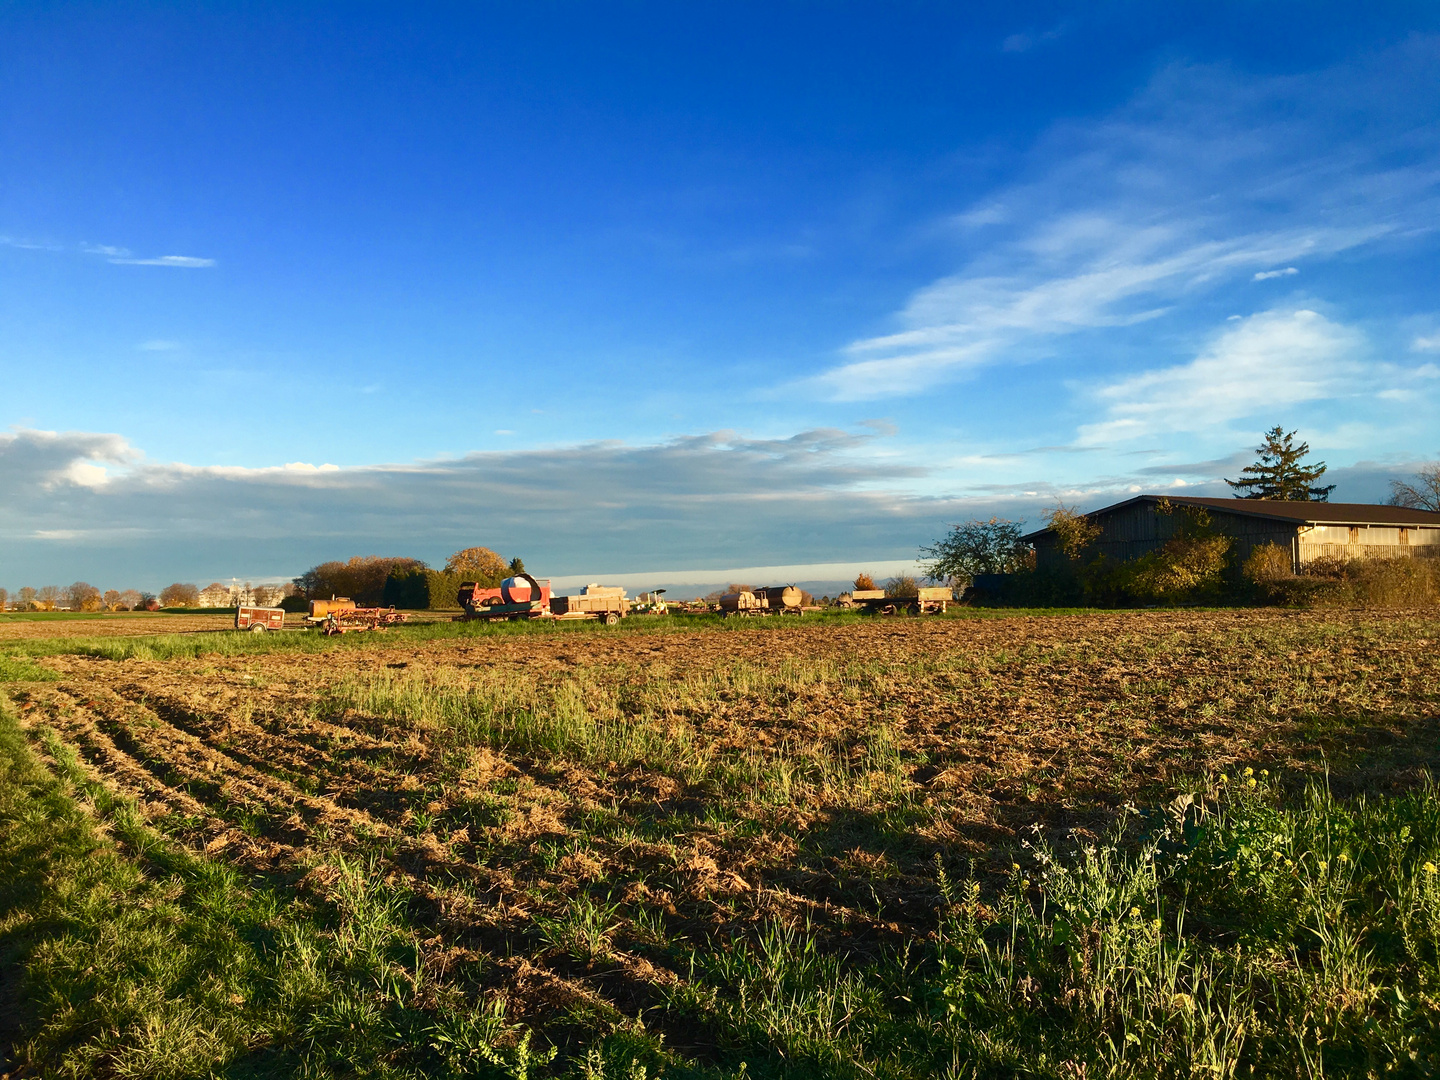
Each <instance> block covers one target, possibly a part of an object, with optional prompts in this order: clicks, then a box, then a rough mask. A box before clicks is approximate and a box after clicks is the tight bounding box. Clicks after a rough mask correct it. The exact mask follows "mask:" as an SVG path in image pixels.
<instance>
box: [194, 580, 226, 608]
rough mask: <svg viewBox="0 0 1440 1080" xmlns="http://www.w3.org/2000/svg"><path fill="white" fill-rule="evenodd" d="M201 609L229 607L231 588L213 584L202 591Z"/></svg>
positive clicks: (218, 583) (217, 583)
mask: <svg viewBox="0 0 1440 1080" xmlns="http://www.w3.org/2000/svg"><path fill="white" fill-rule="evenodd" d="M200 606H201V607H229V606H230V586H229V585H221V584H220V582H218V581H216V582H212V583H211V584H209V585H206V586H205V588H203V589H201V590H200Z"/></svg>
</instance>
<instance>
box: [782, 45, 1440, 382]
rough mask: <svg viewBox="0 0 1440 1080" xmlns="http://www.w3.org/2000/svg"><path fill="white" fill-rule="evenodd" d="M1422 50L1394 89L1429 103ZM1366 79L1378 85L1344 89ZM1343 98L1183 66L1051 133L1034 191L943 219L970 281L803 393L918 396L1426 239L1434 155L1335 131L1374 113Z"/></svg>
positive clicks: (942, 289)
mask: <svg viewBox="0 0 1440 1080" xmlns="http://www.w3.org/2000/svg"><path fill="white" fill-rule="evenodd" d="M1413 48H1414V49H1416V50H1419V51H1420V52H1422V53H1424V56H1422V57H1420V58H1418V59H1417V58H1416V57H1415V56H1410V57H1408V59H1407V63H1408V64H1409V67H1408V68H1406V67H1405V65H1403V64H1399V63H1398V62H1397V64H1396V65H1394V66H1395V67H1396V69H1397V70H1396V72H1395V74H1394V75H1393V78H1395V79H1409V80H1411V81H1413V80H1415V79H1417V78H1418V79H1419V80H1420V82H1421V83H1422V84H1423V85H1427V86H1433V87H1434V88H1435V89H1436V91H1437V93H1440V80H1437V79H1436V77H1435V75H1434V74H1433V73H1430V74H1426V73H1425V68H1424V66H1423V65H1422V64H1421V61H1422V60H1423V61H1426V62H1428V63H1429V65H1430V67H1431V68H1434V67H1435V66H1436V65H1435V64H1434V60H1435V59H1436V58H1440V45H1437V43H1436V42H1433V41H1431V42H1420V43H1419V44H1417V45H1414V46H1413ZM1402 69H1403V70H1402ZM1417 69H1418V70H1419V72H1420V73H1419V74H1417ZM1366 78H1369V79H1371V80H1372V81H1374V80H1377V79H1381V78H1382V77H1381V76H1378V75H1373V74H1363V75H1362V74H1356V73H1354V72H1351V73H1348V76H1347V79H1343V80H1338V81H1339V82H1342V83H1348V85H1350V87H1351V88H1352V89H1353V88H1354V86H1355V84H1356V83H1357V80H1358V81H1362V82H1363V81H1364V79H1366ZM1334 81H1337V80H1334V79H1333V78H1332V73H1320V74H1316V75H1314V76H1308V77H1299V78H1286V79H1269V80H1254V79H1252V80H1247V79H1243V78H1238V77H1236V76H1235V75H1233V74H1232V73H1230V72H1229V71H1227V70H1223V69H1215V68H1203V67H1187V66H1183V65H1177V66H1175V67H1172V68H1170V69H1168V70H1166V71H1164V72H1162V73H1160V74H1159V75H1158V76H1157V77H1156V79H1155V80H1154V82H1153V83H1152V84H1151V85H1150V86H1149V87H1148V88H1147V89H1146V90H1145V92H1143V93H1142V94H1140V95H1139V96H1138V97H1137V98H1136V99H1135V100H1134V101H1132V102H1131V103H1130V104H1129V105H1128V106H1126V107H1125V108H1123V109H1121V110H1119V111H1118V112H1116V113H1115V114H1114V115H1111V116H1109V117H1106V118H1104V119H1102V120H1099V121H1094V122H1089V123H1075V124H1067V125H1062V126H1060V127H1057V128H1056V129H1054V130H1053V131H1052V132H1050V133H1049V134H1048V135H1047V136H1046V137H1045V138H1044V139H1042V140H1041V142H1040V143H1039V145H1037V147H1036V148H1035V150H1034V151H1033V154H1032V162H1031V166H1030V171H1031V174H1032V175H1031V179H1029V180H1027V181H1025V182H1023V183H1020V184H1016V185H1014V186H1012V187H1010V188H1007V189H1005V190H1001V191H997V192H992V193H990V194H988V195H987V196H986V197H985V198H984V199H983V200H981V201H980V202H979V203H977V205H976V206H975V207H974V208H972V209H970V210H968V211H966V212H964V213H962V214H959V215H957V216H955V217H954V218H952V220H953V221H954V222H955V223H956V224H958V225H962V226H964V227H965V230H964V232H963V235H962V240H963V242H964V243H965V245H966V247H967V249H968V250H969V252H970V258H969V261H968V264H967V265H966V266H965V267H964V268H963V269H962V270H961V271H959V272H958V273H956V274H953V275H950V276H947V277H944V278H941V279H939V280H937V281H935V282H933V283H931V284H929V285H927V286H925V287H923V288H921V289H919V290H918V291H917V292H915V293H914V294H913V295H912V296H911V298H910V300H909V301H908V303H907V304H906V305H905V306H904V308H903V309H902V310H901V311H900V312H899V313H898V314H897V315H896V317H895V321H896V322H897V323H898V324H899V327H900V328H899V329H898V330H897V331H896V332H893V333H887V334H881V335H877V336H873V337H868V338H865V339H862V340H859V341H856V342H854V343H852V344H851V345H849V346H848V347H847V348H846V349H845V350H844V360H843V362H842V363H840V364H839V365H837V366H835V367H834V368H832V369H831V370H829V371H826V372H823V373H822V374H820V375H818V376H816V377H813V378H811V379H809V380H806V381H805V383H804V384H803V385H804V387H805V388H807V389H808V390H810V391H811V392H813V393H815V394H816V395H817V396H820V397H823V398H829V399H832V400H841V401H846V400H866V399H873V398H882V397H887V396H895V395H904V394H913V393H916V392H919V391H921V390H924V389H925V388H927V387H930V386H933V385H935V384H936V383H940V382H943V381H946V380H949V379H954V378H956V377H958V376H959V375H961V374H963V373H964V372H965V371H967V370H970V369H973V368H976V367H979V366H981V365H986V364H992V363H996V362H998V361H1000V360H1002V359H1006V358H1013V359H1020V358H1024V357H1027V356H1033V355H1035V354H1036V353H1037V351H1043V350H1044V349H1047V348H1051V347H1053V344H1054V343H1055V342H1057V341H1058V340H1060V339H1062V338H1064V337H1067V336H1071V335H1075V334H1078V333H1082V332H1086V331H1093V330H1099V329H1104V328H1112V327H1121V326H1129V325H1134V324H1136V323H1139V322H1143V321H1146V320H1149V319H1155V318H1158V317H1160V316H1163V315H1166V314H1168V313H1170V312H1172V311H1176V310H1177V309H1181V310H1183V308H1184V306H1185V305H1186V303H1187V302H1188V301H1189V300H1190V299H1191V298H1193V297H1196V296H1198V295H1200V294H1203V293H1204V292H1207V291H1209V290H1213V289H1215V288H1217V287H1221V286H1224V285H1226V284H1229V283H1235V282H1239V281H1244V280H1247V279H1249V280H1257V281H1263V280H1267V279H1269V278H1273V277H1287V276H1291V275H1293V274H1296V273H1298V272H1299V269H1300V265H1298V264H1299V263H1300V260H1302V259H1305V260H1321V259H1325V258H1327V257H1330V256H1333V255H1336V254H1338V253H1341V252H1346V251H1350V250H1354V249H1356V248H1359V247H1362V246H1365V245H1372V244H1375V243H1376V242H1378V241H1381V240H1386V239H1396V240H1398V239H1399V238H1401V237H1408V238H1410V239H1412V240H1413V238H1414V237H1415V236H1417V235H1419V234H1422V233H1424V232H1426V231H1427V230H1430V229H1433V222H1434V220H1436V219H1437V217H1440V138H1437V137H1436V136H1435V134H1434V132H1433V131H1431V132H1430V133H1428V134H1417V132H1416V130H1415V129H1414V127H1413V125H1412V126H1409V127H1405V126H1404V125H1403V124H1399V122H1394V123H1390V125H1389V127H1387V126H1386V125H1384V124H1380V123H1378V122H1377V123H1376V124H1373V125H1370V126H1369V127H1366V129H1365V137H1364V139H1363V140H1360V139H1357V138H1354V137H1351V136H1348V135H1346V134H1344V132H1343V130H1341V129H1342V125H1341V124H1340V123H1338V122H1337V121H1336V120H1335V116H1336V115H1342V114H1344V115H1347V116H1348V119H1351V120H1354V119H1356V117H1357V116H1359V115H1363V113H1364V110H1365V109H1366V108H1369V107H1370V103H1371V102H1372V101H1373V100H1377V99H1378V98H1380V97H1382V96H1383V95H1382V94H1380V93H1379V92H1378V91H1376V90H1375V87H1374V86H1371V87H1370V88H1369V92H1368V93H1366V94H1357V95H1356V96H1357V97H1358V98H1359V99H1361V104H1355V103H1353V102H1350V101H1348V99H1346V98H1344V97H1343V96H1337V95H1336V94H1335V93H1334V92H1333V88H1332V87H1331V85H1330V83H1331V82H1334ZM1382 89H1383V87H1382ZM1277 118H1278V119H1277ZM1400 127H1404V130H1398V128H1400ZM1422 130H1424V129H1423V128H1422ZM1316 147H1320V148H1322V149H1320V150H1318V151H1317V150H1316V149H1315V148H1316ZM980 226H985V231H984V232H983V233H977V232H976V231H975V230H976V229H978V228H979V227H980ZM1277 264H1278V266H1279V267H1280V269H1271V268H1272V267H1276V266H1277ZM1287 264H1294V265H1287Z"/></svg>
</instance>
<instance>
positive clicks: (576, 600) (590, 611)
mask: <svg viewBox="0 0 1440 1080" xmlns="http://www.w3.org/2000/svg"><path fill="white" fill-rule="evenodd" d="M456 599H457V600H459V601H460V606H461V607H463V608H464V609H465V614H464V615H461V616H460V619H461V620H472V619H487V620H492V621H498V620H502V619H503V620H510V621H513V620H519V619H557V620H559V619H564V620H575V619H593V620H595V621H597V622H601V623H604V624H605V625H606V626H614V625H615V624H616V623H618V622H619V621H620V620H621V619H622V618H624V617H625V616H626V615H627V614H629V612H630V602H629V601H628V600H627V599H626V598H625V590H624V589H622V588H619V587H616V586H602V585H586V586H585V587H584V588H583V589H581V590H580V592H579V594H578V595H576V596H555V595H553V594H552V593H551V591H550V582H548V581H547V582H545V583H544V584H541V583H540V582H538V581H536V580H535V579H534V578H533V577H531V576H530V575H529V574H517V575H516V576H515V577H510V578H506V579H505V580H504V581H502V582H501V583H500V587H499V588H498V589H487V588H484V587H482V586H481V585H480V584H479V583H478V582H474V581H467V582H465V583H464V584H463V585H461V586H460V592H459V594H458V595H457V596H456Z"/></svg>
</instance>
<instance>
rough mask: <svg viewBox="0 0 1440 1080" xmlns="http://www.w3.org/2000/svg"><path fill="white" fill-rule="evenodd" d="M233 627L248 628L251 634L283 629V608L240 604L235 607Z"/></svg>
mask: <svg viewBox="0 0 1440 1080" xmlns="http://www.w3.org/2000/svg"><path fill="white" fill-rule="evenodd" d="M235 629H236V630H248V631H250V632H251V633H252V634H257V633H264V632H265V631H266V630H284V629H285V609H284V608H278V607H256V606H254V605H253V604H241V605H240V606H239V607H237V608H236V609H235Z"/></svg>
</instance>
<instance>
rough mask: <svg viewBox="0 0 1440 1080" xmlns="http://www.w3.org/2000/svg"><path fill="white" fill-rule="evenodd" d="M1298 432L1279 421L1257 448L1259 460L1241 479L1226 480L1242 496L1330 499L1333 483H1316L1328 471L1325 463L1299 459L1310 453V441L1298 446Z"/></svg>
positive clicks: (1324, 500) (1299, 500) (1322, 500)
mask: <svg viewBox="0 0 1440 1080" xmlns="http://www.w3.org/2000/svg"><path fill="white" fill-rule="evenodd" d="M1294 439H1295V432H1293V431H1291V432H1286V431H1285V429H1284V428H1282V427H1281V426H1280V425H1279V424H1276V425H1275V426H1274V427H1273V428H1271V429H1270V430H1269V431H1267V432H1266V433H1265V442H1264V444H1263V445H1261V446H1259V447H1257V448H1256V453H1258V454H1259V455H1260V457H1259V459H1258V460H1257V461H1256V462H1255V464H1253V465H1246V466H1245V468H1243V469H1241V470H1240V473H1241V475H1240V479H1239V480H1231V479H1229V478H1228V477H1227V478H1226V479H1225V483H1227V484H1229V485H1230V487H1231V488H1233V489H1234V490H1235V491H1237V492H1238V493H1239V497H1240V498H1242V499H1285V500H1289V501H1291V502H1329V501H1330V492H1332V491H1334V490H1335V485H1334V484H1326V485H1324V486H1319V485H1317V484H1316V483H1315V481H1316V480H1319V479H1320V477H1321V476H1323V475H1324V474H1325V462H1323V461H1317V462H1316V463H1315V464H1314V465H1302V464H1300V459H1301V458H1303V457H1304V456H1305V455H1306V454H1308V453H1310V444H1309V443H1304V442H1302V443H1300V444H1299V445H1298V446H1297V445H1295V442H1294Z"/></svg>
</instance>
